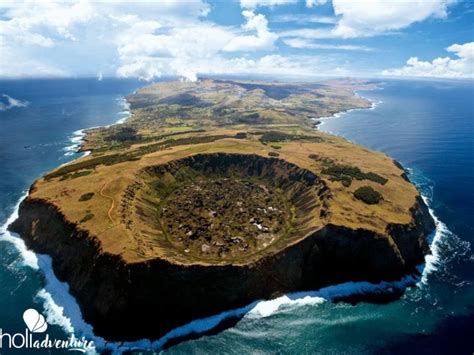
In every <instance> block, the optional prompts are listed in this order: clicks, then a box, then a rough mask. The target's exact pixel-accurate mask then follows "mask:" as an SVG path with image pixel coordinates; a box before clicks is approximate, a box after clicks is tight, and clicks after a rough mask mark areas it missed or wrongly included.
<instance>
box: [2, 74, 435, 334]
mask: <svg viewBox="0 0 474 355" xmlns="http://www.w3.org/2000/svg"><path fill="white" fill-rule="evenodd" d="M364 85H365V84H364V83H361V82H353V81H349V82H347V81H331V82H324V83H318V84H308V83H305V84H294V83H292V84H284V83H278V82H271V83H265V82H248V81H219V80H202V81H197V82H195V83H187V82H168V83H159V84H155V85H152V86H149V87H146V88H143V89H141V90H139V91H138V92H137V93H136V94H134V95H132V96H130V97H129V98H128V101H129V102H130V104H131V107H132V116H131V118H130V119H129V120H127V122H125V123H123V124H120V125H113V126H109V127H102V128H94V129H91V130H88V131H87V132H86V137H85V141H84V143H83V146H82V149H83V150H89V151H90V154H89V155H88V156H84V157H82V158H80V159H78V160H75V161H73V162H71V163H69V164H65V165H62V166H60V167H58V168H57V169H55V170H53V171H51V172H49V173H48V174H46V175H45V176H43V177H41V178H39V179H38V180H36V181H35V183H34V184H33V186H32V187H31V189H30V193H29V196H28V197H27V198H26V199H25V200H24V201H23V202H22V203H21V204H20V207H19V217H18V219H17V220H16V221H15V222H14V223H13V224H12V225H11V226H10V229H11V230H12V231H14V232H17V233H18V234H20V235H21V237H22V238H23V239H24V240H25V243H26V245H27V247H28V248H30V249H32V250H33V251H35V252H37V253H41V254H48V255H50V256H51V258H52V263H53V268H54V272H55V274H56V275H57V277H58V278H59V279H60V280H62V281H66V282H67V283H68V284H69V289H70V292H71V294H72V295H73V296H74V297H75V298H76V299H77V302H78V304H79V306H80V308H81V311H82V315H83V318H84V319H85V321H87V322H88V323H90V324H91V325H92V326H93V327H94V330H95V333H96V334H97V335H100V336H103V337H104V338H105V339H107V340H119V341H124V340H134V339H143V338H150V339H157V338H159V337H161V336H163V335H165V334H166V333H167V332H169V331H170V330H172V329H174V328H176V327H178V326H181V325H184V324H186V323H188V322H190V321H192V320H195V319H198V318H204V317H208V316H212V315H215V314H218V313H220V312H223V311H226V310H231V309H235V308H240V307H243V306H245V305H248V304H250V303H252V302H254V301H256V300H260V299H271V298H274V297H277V296H279V295H282V294H285V293H289V292H293V291H304V290H317V289H319V288H321V287H325V286H328V285H333V284H337V283H342V282H347V281H361V280H363V281H370V282H379V281H381V280H397V279H400V278H402V277H403V276H406V275H408V274H413V273H417V269H416V266H417V265H419V264H421V263H422V262H423V261H424V256H425V255H426V254H427V253H429V247H428V242H427V238H428V235H429V234H430V233H431V232H432V231H433V229H434V227H435V226H434V222H433V219H432V218H431V216H430V214H429V211H428V208H427V207H426V205H425V204H424V202H423V200H422V199H421V197H420V195H419V193H418V191H417V190H416V188H415V186H414V185H413V184H411V183H410V181H409V180H408V178H407V176H406V174H405V172H404V170H403V168H402V167H401V166H400V165H399V164H398V163H396V162H394V161H393V160H392V159H391V158H389V157H387V156H386V155H384V154H382V153H379V152H374V151H370V150H368V149H366V148H364V147H361V146H358V145H355V144H352V143H350V142H348V141H346V140H344V139H342V138H339V137H335V136H332V135H329V134H325V133H323V132H319V131H315V130H314V120H313V118H314V117H322V116H325V115H328V114H329V113H334V112H340V111H344V110H348V109H351V108H364V107H370V103H369V102H368V101H367V100H365V99H363V98H360V97H357V96H354V93H353V91H354V89H356V88H357V87H361V86H364ZM145 320H146V321H145ZM150 323H151V324H153V326H152V327H150V326H149V324H150Z"/></svg>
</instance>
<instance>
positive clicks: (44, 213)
mask: <svg viewBox="0 0 474 355" xmlns="http://www.w3.org/2000/svg"><path fill="white" fill-rule="evenodd" d="M411 213H412V216H413V219H412V222H411V223H410V224H408V225H389V226H388V228H387V231H386V235H379V234H376V233H373V232H369V231H366V230H362V229H360V230H350V229H347V228H344V227H340V226H335V225H327V226H325V227H324V228H322V229H321V230H319V231H317V232H315V233H313V234H312V235H311V236H309V237H307V238H305V239H303V240H301V241H300V242H298V243H296V244H294V245H292V246H289V247H287V248H286V249H283V250H282V251H280V252H278V253H276V254H274V255H268V256H266V257H264V258H262V259H260V260H259V261H257V262H254V263H251V264H248V265H243V266H235V265H223V266H199V265H195V266H183V265H175V264H171V263H169V262H166V261H163V260H161V259H155V260H151V261H146V262H141V263H133V264H127V263H125V262H124V261H123V260H122V258H121V257H120V256H114V255H110V254H108V253H105V252H103V251H102V250H101V247H100V243H99V242H98V241H97V239H96V238H95V237H94V236H91V235H89V234H88V233H87V232H86V231H83V230H81V229H79V228H78V226H77V225H75V224H73V223H70V222H68V221H67V220H66V218H65V217H64V215H63V214H62V213H61V211H59V210H58V209H57V208H56V207H55V206H54V205H52V204H50V203H48V202H47V201H45V200H41V199H35V198H31V197H29V198H27V199H25V200H24V201H23V202H22V203H21V206H20V213H19V218H18V219H17V220H16V221H15V222H14V223H13V224H12V225H11V226H10V229H11V230H12V231H14V232H17V233H19V234H20V235H21V236H22V237H23V238H24V240H25V242H26V244H27V246H28V247H29V248H31V249H32V250H34V251H35V252H37V253H44V254H49V255H50V256H51V257H52V260H53V267H54V271H55V273H56V275H57V277H58V278H59V279H60V280H63V281H67V282H68V284H69V286H70V291H71V293H72V294H73V295H74V296H75V297H76V299H77V301H78V303H79V305H80V307H81V310H82V313H83V317H84V319H85V320H86V321H87V322H89V323H91V324H92V325H93V327H94V330H95V332H96V334H98V335H101V336H103V337H105V338H106V339H110V340H133V339H138V338H144V337H148V338H152V339H156V338H158V337H160V336H162V335H164V334H165V333H166V332H168V331H170V330H171V329H173V328H175V327H177V326H180V325H183V324H185V323H187V322H189V321H191V320H193V319H196V318H202V317H206V316H210V315H213V314H216V313H219V312H222V311H225V310H229V309H233V308H237V307H241V306H244V305H246V304H248V303H250V302H252V301H254V300H256V299H268V298H272V297H275V296H278V295H280V294H283V293H287V292H291V291H298V290H311V289H318V288H320V287H323V286H327V285H330V284H335V283H339V282H345V281H355V280H369V281H373V282H376V281H380V280H382V279H383V280H394V279H398V278H400V277H402V276H403V275H406V274H408V273H413V272H416V268H415V266H416V265H417V264H420V263H421V262H422V261H423V257H424V255H425V254H426V253H427V252H429V249H428V245H427V240H426V239H427V235H428V234H429V233H430V232H432V230H433V229H434V223H433V220H432V218H431V216H430V215H429V213H428V209H427V207H426V205H425V204H424V203H423V201H422V200H421V198H418V199H417V201H416V203H415V205H414V206H413V207H412V209H411ZM146 319H149V320H150V321H151V324H153V325H154V326H153V327H150V326H149V325H148V324H150V323H149V322H146V321H145V320H146Z"/></svg>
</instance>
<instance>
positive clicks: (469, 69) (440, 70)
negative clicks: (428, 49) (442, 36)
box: [382, 42, 474, 79]
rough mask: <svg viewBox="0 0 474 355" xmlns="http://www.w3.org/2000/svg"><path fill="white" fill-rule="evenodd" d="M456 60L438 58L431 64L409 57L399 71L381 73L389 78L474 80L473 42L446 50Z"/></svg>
mask: <svg viewBox="0 0 474 355" xmlns="http://www.w3.org/2000/svg"><path fill="white" fill-rule="evenodd" d="M446 50H447V51H448V52H451V53H454V54H455V55H456V57H457V58H454V59H453V58H450V57H438V58H436V59H433V60H432V61H431V62H429V61H422V60H419V59H418V58H417V57H411V58H410V59H408V61H407V63H406V64H407V65H406V66H404V67H403V68H399V69H389V70H384V71H383V72H382V74H383V75H391V76H413V77H415V76H422V77H437V78H469V79H474V42H469V43H465V44H453V45H451V46H449V47H448V48H446Z"/></svg>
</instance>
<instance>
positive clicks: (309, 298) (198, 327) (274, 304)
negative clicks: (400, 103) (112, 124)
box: [0, 104, 450, 354]
mask: <svg viewBox="0 0 474 355" xmlns="http://www.w3.org/2000/svg"><path fill="white" fill-rule="evenodd" d="M373 107H375V104H374V105H373ZM349 111H353V110H349ZM346 113H347V112H346ZM341 114H343V113H338V114H336V115H334V116H333V117H337V116H338V115H339V116H340V115H341ZM321 119H323V120H324V119H328V118H318V120H321ZM75 133H76V134H75V137H76V138H75V142H74V143H76V144H77V142H79V141H80V139H82V138H80V131H77V132H75ZM81 133H82V132H81ZM22 199H23V198H22ZM424 199H425V202H426V203H427V205H429V202H430V201H429V199H428V198H427V197H424ZM19 203H20V202H18V204H17V205H16V208H15V210H14V212H13V213H12V215H11V216H10V217H9V219H8V220H7V222H6V224H5V225H4V226H2V227H0V234H2V235H3V238H2V239H3V240H5V241H8V242H11V243H12V244H13V245H14V246H15V247H16V248H17V249H18V251H19V252H20V255H21V257H22V259H23V263H22V265H25V266H28V267H32V268H34V269H38V268H40V269H41V271H42V272H43V274H44V276H45V281H46V283H45V287H44V289H41V290H40V291H39V292H38V293H37V295H36V297H37V298H38V299H41V300H42V301H43V303H44V309H45V312H46V316H47V319H48V322H50V323H51V324H57V325H59V326H61V327H62V329H64V331H65V332H66V333H68V334H71V333H74V334H75V336H76V337H82V336H85V337H86V338H87V339H88V340H93V341H94V343H95V345H96V347H97V349H99V350H102V349H108V350H110V351H112V352H113V353H117V354H119V353H122V352H123V351H126V350H138V349H153V350H159V349H161V348H162V347H163V346H164V345H165V344H166V343H167V342H168V341H169V340H170V339H173V338H177V337H183V336H186V335H190V334H193V333H204V332H206V331H209V330H211V329H213V328H215V327H216V326H218V325H219V324H220V323H221V322H222V321H223V320H225V319H229V318H235V317H237V318H240V317H244V318H261V317H269V316H271V315H274V314H276V313H278V312H282V311H288V310H291V309H294V308H295V307H302V306H316V305H318V304H322V303H324V302H327V301H330V300H332V299H335V298H341V297H348V296H351V295H357V294H374V293H375V294H376V293H387V292H389V293H390V292H393V291H394V290H403V289H405V288H406V287H408V286H411V285H414V284H415V283H416V282H417V281H418V283H417V285H418V286H422V285H425V284H426V283H427V280H428V275H429V274H430V273H432V272H434V271H436V270H437V267H438V265H439V263H440V262H441V260H440V255H439V249H440V247H441V244H442V240H443V238H444V237H445V236H447V235H448V234H449V233H450V232H449V230H448V228H447V227H446V225H445V224H444V223H442V222H441V221H440V220H439V219H438V218H437V217H436V216H435V215H434V214H433V211H432V210H431V209H430V213H431V215H432V216H433V218H434V220H435V223H436V232H435V233H434V235H433V236H432V238H431V239H432V240H431V249H432V254H431V255H428V256H426V258H425V261H426V262H425V264H424V265H422V266H420V271H421V273H422V276H421V278H416V277H414V276H411V275H410V276H407V277H405V278H403V279H402V280H399V281H391V282H387V281H383V282H380V283H378V284H373V283H370V282H347V283H343V284H339V285H333V286H328V287H325V288H322V289H320V290H318V291H309V292H296V293H290V294H287V295H284V296H281V297H278V298H276V299H273V300H265V301H256V302H253V303H251V304H249V305H247V306H245V307H242V308H238V309H234V310H229V311H226V312H222V313H220V314H217V315H214V316H211V317H208V318H203V319H197V320H194V321H192V322H190V323H188V324H186V325H183V326H181V327H178V328H175V329H173V330H171V331H170V332H168V333H167V334H166V335H165V336H163V337H162V338H160V339H158V340H156V341H153V342H151V341H150V340H147V339H143V340H139V341H133V342H107V341H105V340H104V339H103V338H101V337H98V336H96V335H95V334H94V333H93V330H92V327H91V325H89V324H87V323H86V322H85V321H84V320H83V319H82V315H81V311H80V308H79V305H78V304H77V302H76V300H75V299H74V297H73V296H72V295H71V294H70V293H69V286H68V285H67V283H63V282H61V281H59V280H58V279H57V278H56V276H55V275H54V272H53V269H52V262H51V258H50V257H49V256H46V255H36V254H34V253H33V252H32V251H29V250H28V249H27V248H26V246H25V243H24V242H23V240H22V239H20V238H19V237H18V236H17V235H15V234H14V233H11V232H9V231H8V230H7V229H6V228H7V226H8V225H9V224H10V223H11V222H13V221H14V220H15V219H16V218H17V217H18V206H19Z"/></svg>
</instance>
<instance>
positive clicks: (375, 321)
mask: <svg viewBox="0 0 474 355" xmlns="http://www.w3.org/2000/svg"><path fill="white" fill-rule="evenodd" d="M141 85H143V83H140V82H137V81H131V80H116V79H104V80H103V81H97V80H95V79H74V80H71V79H69V80H20V81H0V95H8V97H7V96H1V97H0V137H1V139H0V226H2V227H1V229H0V305H1V307H0V328H1V329H2V330H3V331H4V332H6V331H8V332H9V333H16V332H23V333H24V330H25V324H24V323H23V320H22V314H23V311H24V310H25V309H27V308H30V307H32V308H35V309H37V310H38V311H40V312H42V313H43V314H44V315H45V316H46V318H47V321H48V324H49V327H48V331H47V332H48V334H49V336H50V337H51V338H61V339H63V338H67V337H68V335H69V334H70V333H74V334H75V336H76V337H77V338H80V337H82V336H86V337H87V338H88V339H90V340H94V342H95V344H96V350H99V351H100V350H102V349H106V348H107V349H110V350H112V351H115V352H118V353H120V352H121V351H123V350H127V349H135V350H137V351H138V350H150V349H153V348H154V349H158V348H159V347H160V345H161V344H162V343H163V340H161V341H156V342H154V343H150V342H149V341H146V340H144V341H141V342H136V343H133V344H130V343H127V344H119V343H106V342H105V341H103V339H100V338H97V337H95V336H94V335H93V332H92V330H91V329H90V327H89V326H88V325H87V324H85V323H84V322H83V321H82V319H81V317H80V312H79V309H78V307H77V305H76V304H75V302H74V300H73V299H72V297H71V296H69V294H68V292H67V285H65V284H62V283H60V282H58V281H57V280H56V279H55V277H54V275H53V273H52V272H51V261H50V259H49V258H48V257H46V256H37V255H34V254H33V253H31V252H29V251H27V250H26V249H25V247H24V244H23V243H22V241H21V240H20V239H19V238H17V237H15V236H14V235H11V234H10V233H9V232H7V231H6V229H5V226H6V224H7V221H8V220H10V221H11V220H12V219H13V218H14V215H13V216H12V213H13V214H14V212H15V208H16V206H17V204H18V201H19V200H20V199H21V198H22V196H24V195H25V193H26V191H27V189H28V187H29V186H30V184H31V183H32V182H33V180H34V179H35V178H37V177H38V176H40V175H41V174H43V173H45V172H47V171H48V170H50V169H52V168H54V167H56V166H58V165H60V164H63V163H65V162H67V161H69V160H71V159H74V158H77V157H78V156H79V155H78V154H75V153H74V149H75V148H77V143H78V141H79V139H80V137H81V133H80V132H79V130H81V129H84V128H88V127H94V126H102V125H109V124H112V123H114V122H117V121H118V120H120V119H124V118H126V117H127V109H126V105H125V103H124V101H123V99H122V98H123V96H124V95H127V94H130V93H132V92H133V91H134V90H135V89H137V88H138V87H140V86H141ZM359 94H360V95H362V96H364V97H367V98H369V99H370V100H371V101H372V102H374V103H375V105H374V108H373V109H368V110H354V111H350V112H347V113H344V114H341V115H338V116H337V117H333V118H330V119H325V120H324V121H323V122H324V123H323V125H321V126H320V129H322V130H325V131H328V132H332V133H334V134H337V135H341V136H343V137H346V138H347V139H349V140H351V141H353V142H355V143H358V144H361V145H364V146H367V147H369V148H372V149H375V150H379V151H382V152H385V153H387V154H388V155H390V156H392V157H393V158H395V159H397V160H398V161H400V162H401V163H402V164H403V165H404V166H405V167H406V168H407V169H408V170H409V172H410V179H412V181H413V182H415V183H416V184H417V186H418V188H419V190H420V191H421V192H422V193H423V195H424V197H425V198H426V200H427V202H428V204H429V206H430V209H431V210H432V212H433V214H434V215H435V216H436V219H437V232H436V234H434V235H433V245H432V250H433V255H432V256H431V257H429V258H428V259H427V264H426V265H427V267H426V268H425V269H424V271H423V274H422V277H421V278H419V279H416V280H415V281H416V282H417V284H416V286H413V287H410V288H408V289H407V290H406V291H405V293H404V295H403V296H402V297H401V298H400V299H398V300H396V301H393V302H389V303H386V304H373V303H367V302H359V303H356V304H349V303H345V302H333V301H332V300H333V299H334V298H335V297H338V296H344V295H348V294H351V293H361V292H362V293H363V292H392V291H393V290H394V289H397V288H400V287H404V286H405V285H406V284H408V283H411V282H412V281H413V279H412V278H407V279H404V280H401V281H400V282H394V283H383V284H380V285H371V284H368V283H363V282H359V283H347V284H343V285H336V286H334V287H329V288H326V289H323V290H319V291H316V292H307V293H302V294H293V295H288V296H286V297H281V298H279V299H277V300H273V301H267V302H260V303H258V302H256V303H254V304H252V305H249V306H248V307H245V308H244V309H241V310H234V311H232V312H230V313H229V314H233V315H235V314H238V315H241V316H242V315H243V318H242V319H240V320H239V321H238V322H237V324H235V325H234V326H233V327H231V328H228V329H226V330H223V331H219V332H213V333H208V334H206V335H203V336H200V337H195V338H194V339H191V340H187V341H183V342H180V343H178V344H177V345H173V346H171V347H169V348H167V349H165V350H164V352H165V353H171V354H175V353H176V354H185V353H195V354H196V353H197V354H200V353H236V354H242V353H253V354H255V353H258V354H267V353H271V354H273V353H280V354H286V353H288V354H313V353H323V354H326V353H331V354H339V353H344V354H361V353H396V354H399V353H415V352H416V353H427V354H428V353H429V354H436V353H461V354H462V353H465V354H472V353H473V352H474V344H473V342H472V340H471V339H470V337H471V336H472V334H474V284H473V282H474V255H473V250H472V243H474V204H473V201H474V82H472V81H470V82H462V81H408V80H404V81H391V80H390V81H388V80H387V81H385V80H384V81H383V82H382V83H381V85H380V89H378V90H372V91H364V92H359ZM224 316H225V315H221V316H218V317H215V318H211V319H206V320H201V321H198V322H195V323H193V324H191V325H189V326H187V327H183V328H181V329H178V330H177V331H175V332H174V333H173V334H174V335H181V334H186V333H187V332H189V331H190V330H205V329H207V328H210V327H211V326H212V325H213V324H215V323H217V322H218V320H219V319H222V318H223V317H224ZM154 321H159V320H154ZM173 334H170V337H171V335H173ZM0 353H6V354H8V353H12V354H31V353H34V352H32V351H30V350H25V349H22V350H15V351H11V352H9V351H8V350H5V349H0ZM51 353H53V354H56V353H68V354H70V353H71V352H67V351H63V352H60V351H54V350H53V351H52V352H51Z"/></svg>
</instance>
